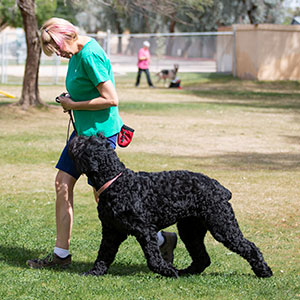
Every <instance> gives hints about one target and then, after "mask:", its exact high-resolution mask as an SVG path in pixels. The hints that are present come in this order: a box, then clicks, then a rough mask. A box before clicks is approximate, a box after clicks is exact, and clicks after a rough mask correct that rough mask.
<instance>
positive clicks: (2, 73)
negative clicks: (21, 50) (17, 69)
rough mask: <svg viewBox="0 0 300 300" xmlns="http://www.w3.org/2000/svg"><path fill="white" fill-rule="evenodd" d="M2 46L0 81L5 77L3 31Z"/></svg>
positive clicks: (2, 81)
mask: <svg viewBox="0 0 300 300" xmlns="http://www.w3.org/2000/svg"><path fill="white" fill-rule="evenodd" d="M1 36H2V47H1V83H4V79H5V74H4V72H5V70H4V47H5V44H4V42H5V37H4V36H5V33H3V34H2V35H1Z"/></svg>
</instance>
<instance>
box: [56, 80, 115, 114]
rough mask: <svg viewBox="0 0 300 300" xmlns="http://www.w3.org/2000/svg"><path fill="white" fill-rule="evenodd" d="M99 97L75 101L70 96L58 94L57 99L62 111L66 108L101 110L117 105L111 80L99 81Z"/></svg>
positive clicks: (66, 109)
mask: <svg viewBox="0 0 300 300" xmlns="http://www.w3.org/2000/svg"><path fill="white" fill-rule="evenodd" d="M97 90H98V91H99V93H100V95H101V97H98V98H94V99H92V100H87V101H78V102H75V101H73V100H72V99H71V98H68V97H64V96H60V97H59V100H60V103H61V106H62V107H63V109H64V111H68V110H102V109H105V108H109V107H112V106H118V104H119V99H118V95H117V91H116V89H115V87H114V85H113V83H112V82H111V80H108V81H105V82H100V83H99V84H98V85H97Z"/></svg>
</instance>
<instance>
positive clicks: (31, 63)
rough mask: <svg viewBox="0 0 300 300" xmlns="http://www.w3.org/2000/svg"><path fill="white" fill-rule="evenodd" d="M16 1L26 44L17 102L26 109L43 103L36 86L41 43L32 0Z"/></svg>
mask: <svg viewBox="0 0 300 300" xmlns="http://www.w3.org/2000/svg"><path fill="white" fill-rule="evenodd" d="M17 3H18V6H19V8H20V11H21V15H22V18H23V24H24V30H25V36H26V45H27V59H26V65H25V73H24V79H23V89H22V96H21V99H20V100H19V103H18V104H19V105H21V106H22V108H23V109H27V108H28V107H29V106H41V105H45V104H44V103H43V102H42V100H41V98H40V93H39V86H38V79H39V66H40V57H41V45H40V40H39V32H38V25H37V20H36V16H35V3H34V0H17Z"/></svg>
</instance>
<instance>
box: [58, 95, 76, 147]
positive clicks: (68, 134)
mask: <svg viewBox="0 0 300 300" xmlns="http://www.w3.org/2000/svg"><path fill="white" fill-rule="evenodd" d="M68 95H69V94H68V93H62V94H61V96H64V97H68ZM55 101H56V102H57V103H59V104H60V101H59V99H58V97H56V98H55ZM68 114H69V117H70V119H69V124H68V131H67V140H66V144H68V141H69V136H70V126H71V123H72V125H73V128H74V132H75V134H76V135H78V133H77V130H76V127H75V122H74V118H73V115H72V110H68Z"/></svg>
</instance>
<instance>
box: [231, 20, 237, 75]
mask: <svg viewBox="0 0 300 300" xmlns="http://www.w3.org/2000/svg"><path fill="white" fill-rule="evenodd" d="M232 56H233V57H232V64H233V66H232V74H233V77H236V28H235V25H233V49H232Z"/></svg>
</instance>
